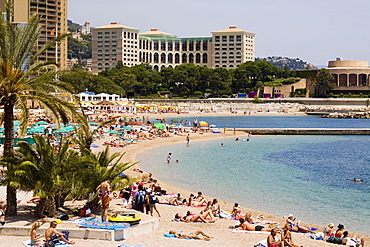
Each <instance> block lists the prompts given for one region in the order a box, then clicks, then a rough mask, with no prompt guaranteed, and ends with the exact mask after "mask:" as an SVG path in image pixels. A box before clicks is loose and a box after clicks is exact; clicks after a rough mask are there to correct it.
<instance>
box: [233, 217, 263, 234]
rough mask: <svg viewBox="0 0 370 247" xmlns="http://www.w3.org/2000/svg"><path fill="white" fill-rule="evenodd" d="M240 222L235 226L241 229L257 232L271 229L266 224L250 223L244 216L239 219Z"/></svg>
mask: <svg viewBox="0 0 370 247" xmlns="http://www.w3.org/2000/svg"><path fill="white" fill-rule="evenodd" d="M239 222H240V224H239V225H237V226H235V228H238V229H239V230H244V231H253V232H254V231H256V232H269V231H270V229H268V228H265V227H264V226H259V225H256V226H255V225H253V224H249V223H248V222H246V221H245V219H244V218H240V219H239Z"/></svg>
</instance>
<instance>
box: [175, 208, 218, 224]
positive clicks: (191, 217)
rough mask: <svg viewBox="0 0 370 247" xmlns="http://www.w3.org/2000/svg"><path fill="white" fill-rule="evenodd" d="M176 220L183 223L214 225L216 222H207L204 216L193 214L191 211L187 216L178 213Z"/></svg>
mask: <svg viewBox="0 0 370 247" xmlns="http://www.w3.org/2000/svg"><path fill="white" fill-rule="evenodd" d="M175 219H177V220H179V221H181V222H186V223H189V222H203V223H214V222H215V221H214V220H206V219H205V218H204V217H203V216H202V215H200V214H192V213H191V212H190V211H188V212H187V213H186V215H185V216H181V215H179V214H178V213H177V214H176V215H175Z"/></svg>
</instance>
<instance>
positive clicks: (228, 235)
mask: <svg viewBox="0 0 370 247" xmlns="http://www.w3.org/2000/svg"><path fill="white" fill-rule="evenodd" d="M197 115H198V114H197V113H193V114H189V115H187V114H186V116H197ZM174 116H178V115H177V114H160V115H158V117H165V118H171V117H174ZM180 116H183V115H180ZM150 117H152V115H150ZM154 117H155V116H154ZM243 135H245V133H244V132H236V133H235V134H234V131H233V130H231V129H230V130H228V131H226V133H219V134H214V133H209V132H205V133H203V134H199V133H191V134H190V137H191V142H196V141H205V140H210V139H217V138H225V137H234V136H238V137H240V136H243ZM185 139H186V134H185V133H183V134H182V135H181V136H180V135H173V136H171V137H168V138H156V139H154V140H145V141H141V142H138V143H137V144H131V145H128V146H126V147H123V148H113V147H112V148H111V152H126V154H125V155H124V158H123V161H124V162H130V163H132V162H137V161H139V160H137V155H138V154H139V153H141V152H144V153H145V150H148V149H151V148H155V147H159V146H164V145H172V144H176V143H185V142H186V140H185ZM104 141H105V140H103V139H102V140H98V141H96V142H95V144H97V145H98V146H100V147H99V148H96V149H94V152H97V151H98V150H102V149H103V148H104V147H103V145H102V143H103V142H104ZM139 168H140V163H138V164H137V165H135V166H134V167H132V168H130V169H129V170H128V171H126V172H125V173H126V174H127V175H129V176H133V177H140V176H141V175H142V174H141V173H138V172H135V171H134V169H139ZM153 176H154V177H155V174H153ZM159 183H160V185H161V187H162V189H164V190H166V191H167V193H181V195H183V196H184V197H187V196H188V195H189V194H190V193H193V194H196V192H197V191H187V190H185V189H183V188H178V187H176V186H173V185H171V184H168V183H165V182H164V181H160V182H159ZM199 191H202V188H199ZM205 196H206V197H207V195H205ZM207 199H209V200H211V199H212V198H209V197H207ZM120 203H121V201H120V200H113V203H112V206H111V208H110V211H117V210H118V211H119V210H122V209H121V207H120ZM232 203H233V202H221V208H222V209H223V210H225V211H227V212H228V211H230V210H231V209H232V206H233V204H232ZM271 203H273V201H271ZM157 208H158V210H159V212H160V213H161V218H160V227H159V229H157V230H155V231H153V232H152V233H149V234H143V235H139V236H135V237H131V238H129V239H127V240H124V241H119V242H110V241H102V240H82V239H76V245H75V246H83V247H85V246H86V247H87V246H118V245H120V244H127V245H131V246H134V245H144V246H148V247H149V246H153V247H154V246H254V245H255V244H257V243H258V242H259V241H260V240H263V239H266V238H267V236H268V234H267V233H260V232H258V233H257V232H255V233H254V232H248V233H241V232H239V233H233V232H232V230H230V229H229V227H230V226H234V225H236V224H237V222H236V221H233V220H229V219H218V220H217V221H216V222H215V223H209V224H208V223H207V224H206V223H179V222H174V221H172V220H173V218H174V215H175V214H176V213H180V214H185V213H186V211H188V210H191V211H193V212H195V213H199V211H200V210H201V209H199V208H189V207H176V206H169V205H163V204H157ZM242 212H244V213H250V214H251V215H252V216H253V217H257V216H259V215H263V216H264V219H266V220H273V221H276V222H278V223H279V225H280V226H283V225H284V222H285V219H283V218H282V217H278V216H275V215H271V214H268V213H265V212H260V211H258V210H256V209H247V208H242ZM154 217H157V215H156V213H154ZM329 222H330V217H328V223H329ZM303 225H304V226H308V227H316V228H319V230H322V229H323V226H316V225H311V224H305V223H303ZM266 227H268V226H266ZM169 230H176V231H184V232H185V233H188V232H193V231H195V230H202V231H204V232H205V233H207V234H208V235H210V236H212V237H213V238H212V239H211V240H210V241H209V242H207V241H200V240H184V239H174V238H166V237H164V235H163V234H164V233H168V231H169ZM293 238H294V242H295V243H296V244H297V245H299V246H336V245H333V244H329V243H325V242H324V241H318V240H312V239H310V238H309V237H308V235H303V234H293ZM0 239H1V246H5V247H7V246H22V244H21V241H23V240H25V239H27V238H25V237H12V236H10V237H9V236H6V237H5V236H0ZM369 241H370V238H369V236H366V242H369ZM18 243H19V244H18Z"/></svg>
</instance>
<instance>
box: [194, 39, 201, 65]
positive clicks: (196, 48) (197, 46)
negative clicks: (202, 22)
mask: <svg viewBox="0 0 370 247" xmlns="http://www.w3.org/2000/svg"><path fill="white" fill-rule="evenodd" d="M201 43H202V42H201V41H199V40H198V41H197V42H196V44H195V50H196V51H200V47H201ZM199 60H200V59H199Z"/></svg>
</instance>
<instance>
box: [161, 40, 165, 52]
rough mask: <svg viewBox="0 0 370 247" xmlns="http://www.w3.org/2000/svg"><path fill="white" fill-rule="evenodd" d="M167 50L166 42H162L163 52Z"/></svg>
mask: <svg viewBox="0 0 370 247" xmlns="http://www.w3.org/2000/svg"><path fill="white" fill-rule="evenodd" d="M165 50H166V42H165V41H162V42H161V51H165Z"/></svg>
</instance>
